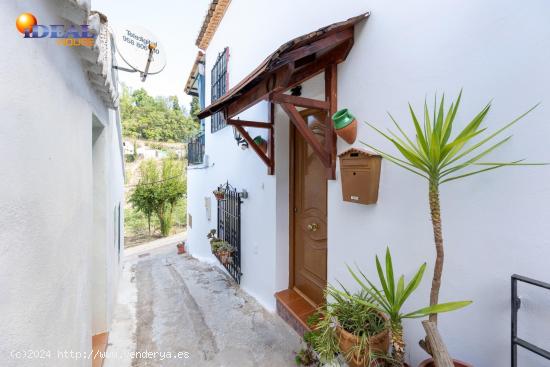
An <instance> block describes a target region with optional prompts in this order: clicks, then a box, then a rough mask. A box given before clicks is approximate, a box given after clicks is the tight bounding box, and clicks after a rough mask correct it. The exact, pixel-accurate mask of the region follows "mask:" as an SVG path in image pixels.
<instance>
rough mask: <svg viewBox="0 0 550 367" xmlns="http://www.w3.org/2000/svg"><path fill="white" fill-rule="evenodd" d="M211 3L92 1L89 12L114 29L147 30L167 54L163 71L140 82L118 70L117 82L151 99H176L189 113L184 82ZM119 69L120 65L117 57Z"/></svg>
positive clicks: (197, 0) (136, 76)
mask: <svg viewBox="0 0 550 367" xmlns="http://www.w3.org/2000/svg"><path fill="white" fill-rule="evenodd" d="M210 2H211V0H177V1H176V0H92V10H97V11H100V12H101V13H103V14H105V15H106V16H107V17H108V19H109V24H110V25H111V26H112V27H113V28H114V29H116V28H117V27H120V26H124V25H138V26H142V27H144V28H147V29H149V30H150V31H151V32H153V33H154V34H155V35H156V36H157V37H158V38H159V39H160V40H161V42H162V44H163V46H164V48H165V49H166V54H167V63H166V68H165V69H164V70H163V71H162V72H161V73H160V74H156V75H150V76H148V77H147V80H146V81H145V82H141V80H140V78H139V73H127V72H123V71H120V72H119V79H120V80H121V81H122V82H123V83H125V84H126V85H128V86H129V87H131V88H135V89H137V88H145V89H146V90H147V92H148V93H149V94H151V95H153V96H172V95H176V96H178V98H179V100H180V103H181V104H183V105H184V106H185V107H186V108H187V109H188V110H189V103H190V101H191V98H190V97H189V96H187V95H186V94H185V92H184V90H183V89H184V88H185V82H186V81H187V77H188V76H189V72H190V71H191V67H192V66H193V62H194V61H195V57H196V56H197V51H198V48H197V47H196V46H195V40H196V39H197V35H198V33H199V29H200V27H201V25H202V22H203V20H204V16H205V15H206V11H207V9H208V7H209V5H210ZM118 63H119V66H124V62H123V61H122V60H121V59H120V58H119V61H118Z"/></svg>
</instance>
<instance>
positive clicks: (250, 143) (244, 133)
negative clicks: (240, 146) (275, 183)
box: [235, 125, 271, 167]
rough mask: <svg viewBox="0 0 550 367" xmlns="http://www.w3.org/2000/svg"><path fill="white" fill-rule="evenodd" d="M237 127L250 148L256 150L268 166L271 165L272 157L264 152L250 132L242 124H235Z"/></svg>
mask: <svg viewBox="0 0 550 367" xmlns="http://www.w3.org/2000/svg"><path fill="white" fill-rule="evenodd" d="M235 128H236V129H237V131H238V132H239V133H240V134H241V136H242V137H243V138H244V140H246V142H247V143H248V146H249V147H250V148H252V150H254V151H255V152H256V154H257V155H258V156H259V157H260V158H261V160H262V161H264V163H265V164H266V165H267V166H268V167H271V161H270V159H269V158H268V157H267V156H266V155H265V154H264V152H263V151H262V150H261V149H260V147H259V146H258V144H256V143H255V142H254V139H252V138H251V137H250V135H249V134H248V132H247V131H246V130H245V129H244V128H243V127H242V126H239V125H235Z"/></svg>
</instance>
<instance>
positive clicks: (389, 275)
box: [376, 247, 395, 303]
mask: <svg viewBox="0 0 550 367" xmlns="http://www.w3.org/2000/svg"><path fill="white" fill-rule="evenodd" d="M376 260H377V261H378V257H377V258H376ZM386 280H387V282H388V289H389V291H390V293H391V296H392V298H391V301H392V303H394V302H395V278H394V275H393V264H392V260H391V254H390V248H389V247H386Z"/></svg>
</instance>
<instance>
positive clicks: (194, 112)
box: [190, 97, 201, 124]
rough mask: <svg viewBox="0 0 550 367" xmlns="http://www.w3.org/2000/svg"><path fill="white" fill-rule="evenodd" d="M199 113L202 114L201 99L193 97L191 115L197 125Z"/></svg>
mask: <svg viewBox="0 0 550 367" xmlns="http://www.w3.org/2000/svg"><path fill="white" fill-rule="evenodd" d="M199 112H201V105H200V102H199V97H193V99H191V106H190V114H191V118H193V121H195V122H196V123H197V124H198V123H199V118H198V116H197V115H198V114H199Z"/></svg>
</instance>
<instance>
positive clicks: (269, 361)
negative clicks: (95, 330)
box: [104, 241, 301, 367]
mask: <svg viewBox="0 0 550 367" xmlns="http://www.w3.org/2000/svg"><path fill="white" fill-rule="evenodd" d="M165 243H166V241H165V242H164V244H162V243H161V245H160V246H158V247H155V246H148V245H144V246H139V247H137V248H134V249H130V250H127V251H128V252H127V255H126V258H125V260H124V270H123V276H122V278H121V280H120V282H121V283H120V288H119V295H118V297H117V300H118V302H117V306H116V309H115V316H114V317H115V319H114V321H113V328H112V332H111V334H110V337H109V346H108V348H107V355H106V358H105V364H104V366H106V367H114V366H116V367H125V366H128V367H130V366H132V367H142V366H293V365H295V363H294V356H295V353H296V352H297V351H298V350H299V349H300V348H301V345H300V339H299V338H298V336H297V334H296V333H295V332H294V331H293V330H292V329H290V328H289V327H288V326H287V325H286V324H285V323H284V322H283V321H282V320H281V319H279V318H278V317H277V316H276V315H273V314H270V313H268V312H267V311H265V310H264V309H263V308H262V307H261V306H260V305H259V304H258V303H257V302H256V301H255V300H254V299H252V298H251V297H250V296H248V295H247V294H245V293H244V292H243V291H242V290H240V289H239V287H238V286H236V285H235V283H233V281H232V280H231V278H230V277H228V276H227V275H226V274H224V272H223V271H222V270H221V269H219V268H218V267H216V266H212V265H209V264H205V263H203V262H200V261H198V260H196V259H194V258H192V257H190V256H187V255H177V254H176V248H175V246H174V244H173V243H169V244H165ZM155 352H156V354H155Z"/></svg>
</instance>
